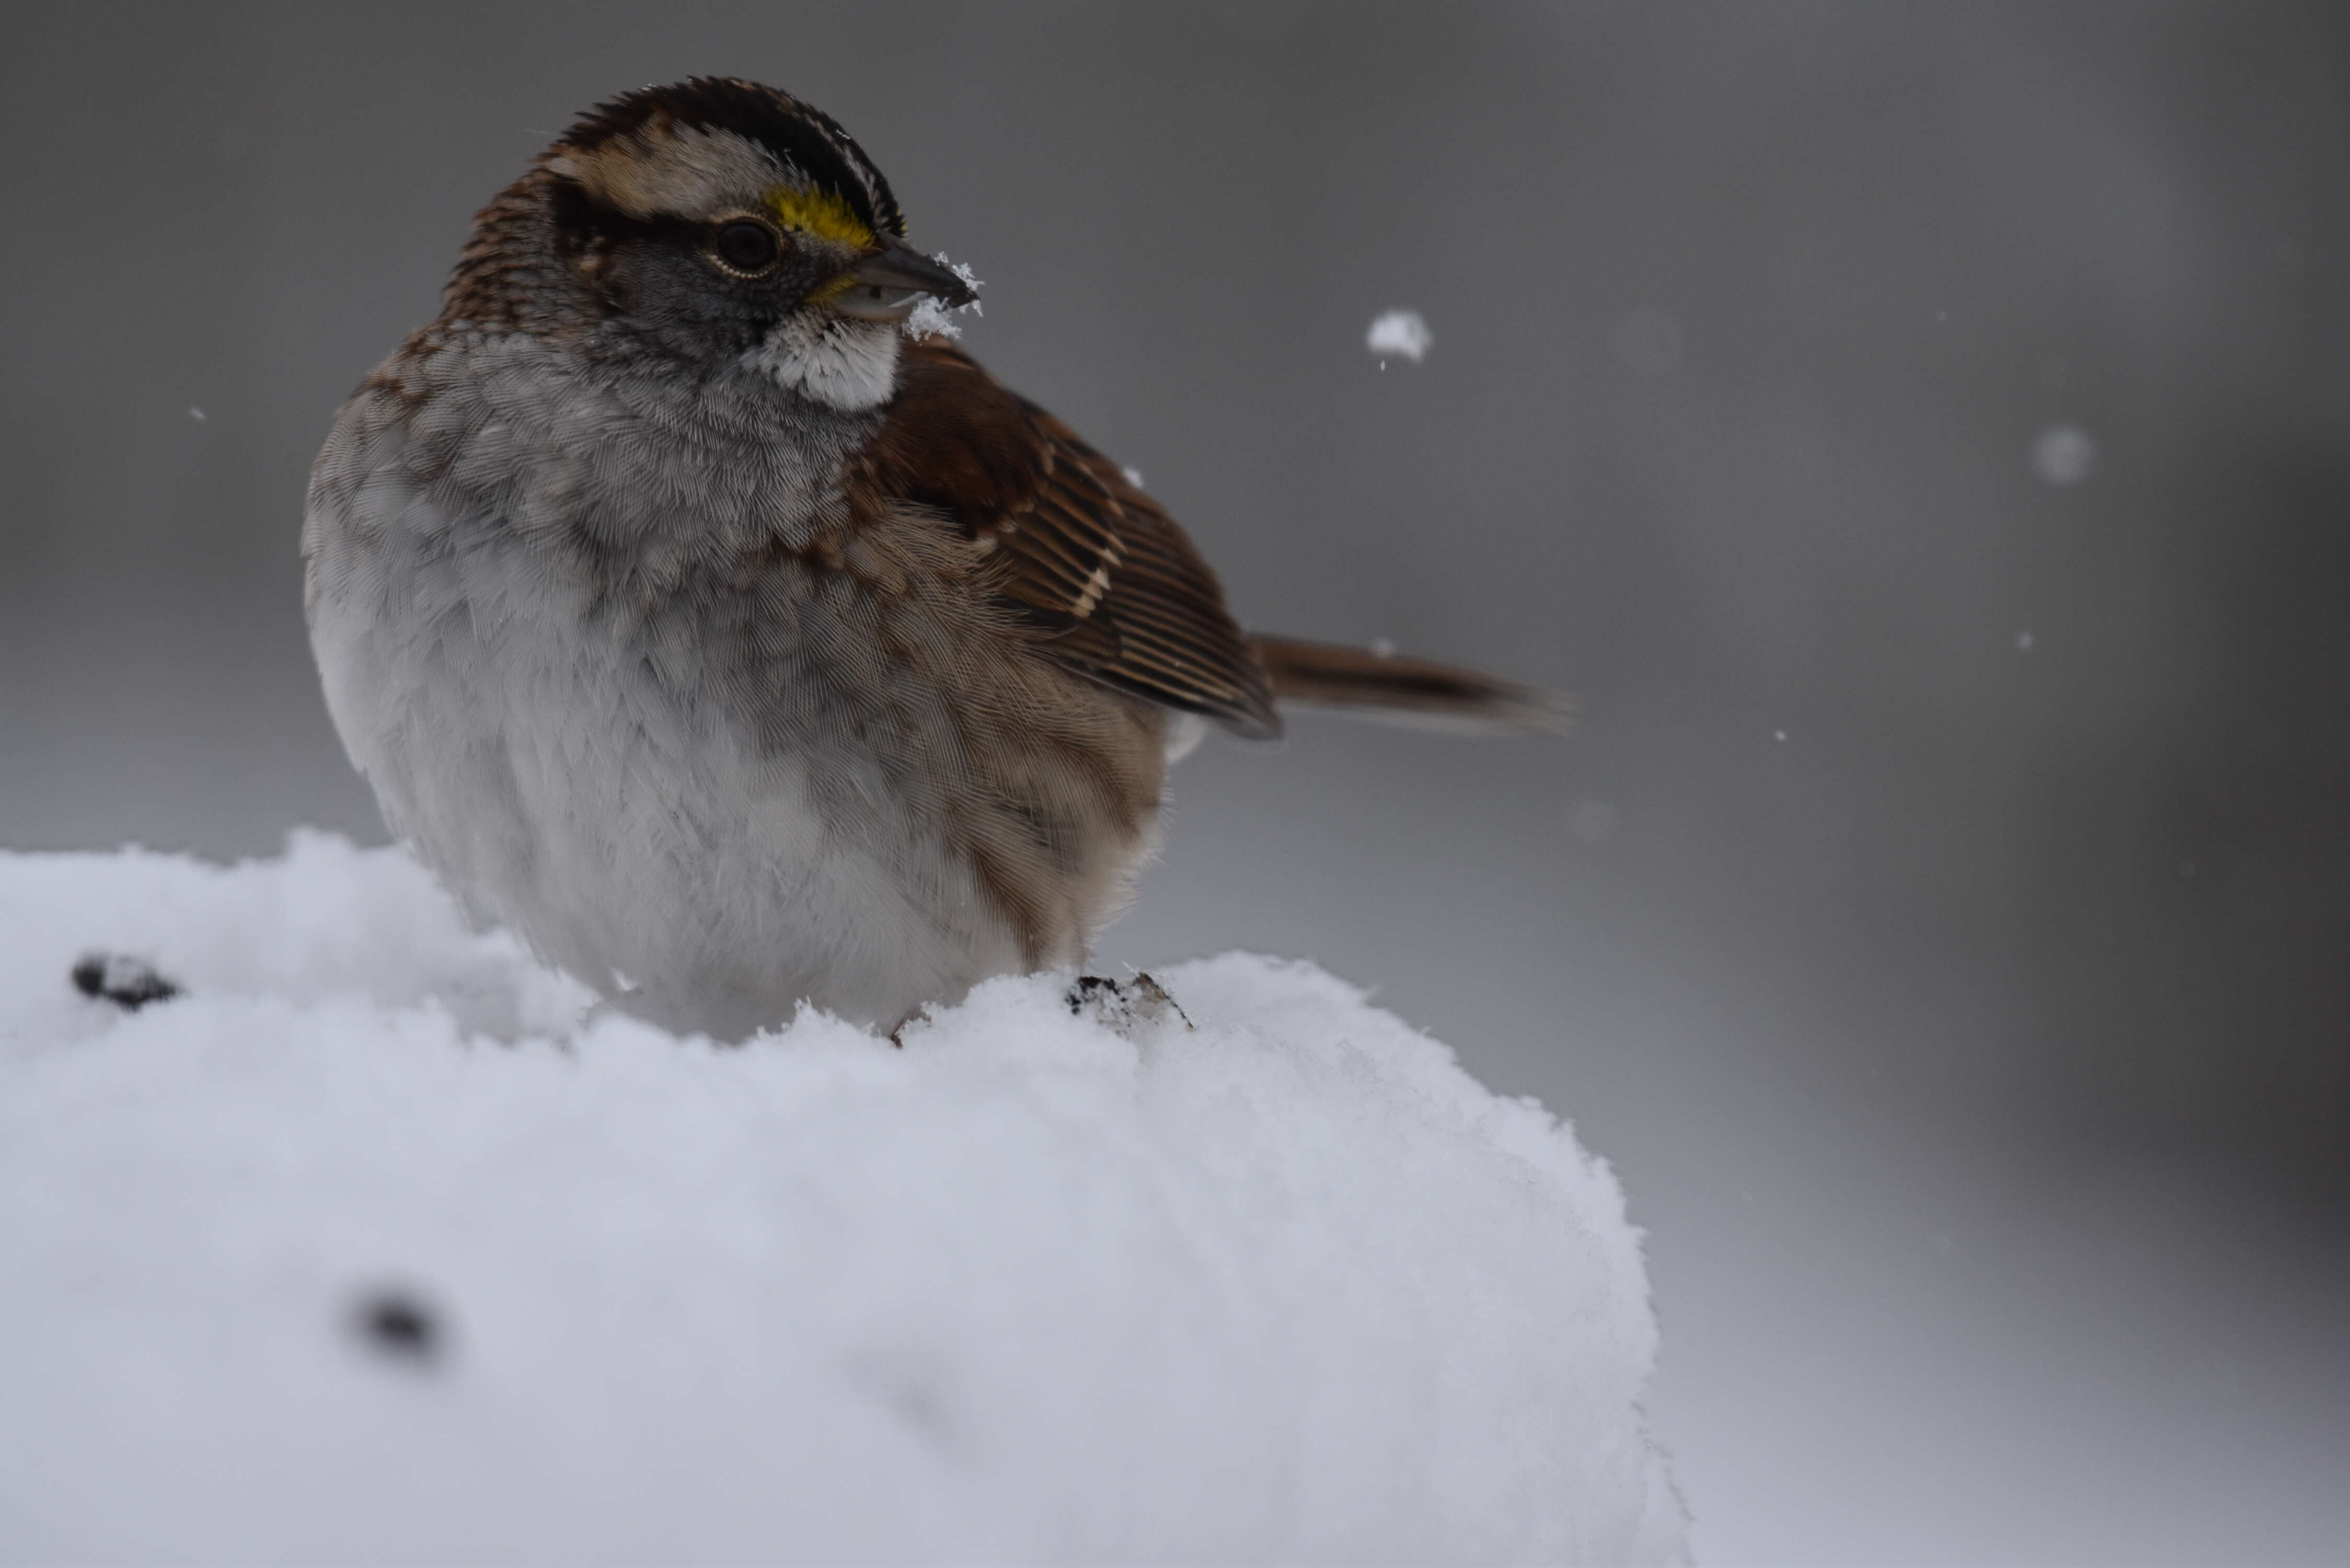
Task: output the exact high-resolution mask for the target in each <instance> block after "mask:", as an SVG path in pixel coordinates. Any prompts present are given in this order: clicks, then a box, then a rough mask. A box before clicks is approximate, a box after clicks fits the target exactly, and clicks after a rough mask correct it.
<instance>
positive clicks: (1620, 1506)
mask: <svg viewBox="0 0 2350 1568" xmlns="http://www.w3.org/2000/svg"><path fill="white" fill-rule="evenodd" d="M88 950H112V951H118V952H130V953H132V954H136V955H140V956H144V957H147V958H149V959H151V960H152V961H154V963H155V966H156V968H157V969H158V970H160V971H161V972H162V973H163V974H165V975H166V976H168V977H170V978H171V979H172V980H174V981H177V982H179V983H180V984H181V985H182V987H183V988H184V992H185V994H183V995H182V996H180V997H179V998H177V999H174V1000H171V1001H166V1002H157V1003H154V1004H151V1005H149V1006H147V1007H145V1008H143V1009H141V1010H140V1011H137V1012H125V1011H123V1010H121V1009H120V1008H118V1007H116V1006H114V1005H113V1004H111V1003H109V1002H104V1001H101V1000H94V999H90V998H86V997H84V996H82V995H80V994H78V992H76V991H75V990H74V989H73V988H72V987H71V986H70V985H69V984H68V981H67V975H68V970H69V969H70V967H71V965H72V964H73V961H75V959H76V958H77V957H78V956H79V955H81V954H82V953H84V952H86V951H88ZM1158 974H1159V979H1160V980H1161V981H1163V982H1164V983H1165V985H1166V987H1167V989H1168V990H1169V991H1170V992H1171V993H1172V994H1173V996H1174V998H1175V999H1176V1001H1177V1002H1179V1003H1180V1006H1181V1008H1182V1009H1183V1011H1184V1012H1187V1013H1188V1014H1189V1016H1190V1019H1191V1023H1192V1025H1193V1027H1189V1028H1187V1027H1186V1026H1185V1024H1184V1023H1183V1022H1182V1021H1181V1020H1180V1019H1176V1018H1173V1017H1171V1016H1163V1017H1162V1018H1161V1019H1160V1020H1159V1021H1157V1022H1137V1021H1133V1020H1127V1021H1125V1022H1123V1023H1118V1026H1116V1027H1113V1026H1112V1024H1113V1023H1116V1022H1117V1021H1114V1020H1111V1021H1106V1018H1105V1016H1103V1015H1101V1014H1097V1013H1095V1012H1088V1013H1087V1014H1085V1015H1082V1016H1080V1015H1077V1014H1074V1013H1072V1012H1071V1011H1070V1009H1069V1007H1068V1005H1067V1004H1066V1001H1065V991H1066V977H1057V978H1056V977H1034V978H1028V979H1017V980H1003V981H993V982H991V983H990V984H988V985H985V986H983V987H982V988H980V990H979V991H978V992H975V993H973V995H972V997H971V998H970V999H969V1000H968V1001H967V1002H964V1003H962V1005H961V1006H958V1007H955V1008H951V1009H948V1010H944V1011H941V1012H938V1013H936V1014H935V1015H933V1016H932V1017H931V1018H929V1019H928V1020H926V1021H923V1022H920V1023H916V1024H914V1025H911V1026H910V1027H909V1028H908V1029H907V1030H906V1032H905V1043H904V1047H903V1049H895V1048H892V1047H891V1045H890V1044H889V1043H888V1042H887V1041H885V1040H877V1039H875V1038H874V1037H873V1036H871V1035H869V1034H867V1033H863V1032H861V1031H859V1030H856V1029H852V1028H850V1027H848V1026H847V1025H845V1024H843V1023H839V1022H838V1021H837V1020H834V1019H831V1018H828V1017H826V1016H824V1015H821V1014H815V1013H808V1014H803V1016H802V1017H801V1018H800V1019H799V1020H798V1021H797V1022H795V1023H794V1024H793V1025H792V1026H791V1027H790V1028H788V1029H786V1030H784V1031H782V1032H780V1033H775V1034H771V1035H765V1036H762V1037H760V1038H758V1039H756V1040H754V1041H753V1042H752V1043H751V1044H748V1045H746V1046H743V1047H738V1048H725V1047H717V1046H713V1045H712V1044H709V1043H707V1042H706V1041H702V1040H698V1039H694V1040H679V1039H676V1038H674V1037H672V1036H670V1035H667V1034H664V1033H660V1032H659V1031H656V1030H654V1029H652V1028H650V1027H648V1026H646V1025H644V1024H641V1023H635V1022H633V1021H631V1020H629V1019H626V1018H622V1017H618V1016H612V1015H608V1014H607V1013H604V1012H601V1011H600V1010H597V1011H590V1010H589V1009H588V1008H587V1001H588V998H587V993H586V992H583V991H581V990H579V989H578V988H577V986H575V985H574V984H572V983H571V982H570V981H567V980H565V979H563V978H561V977H560V976H557V975H554V974H551V973H549V972H547V971H544V970H541V969H539V968H537V967H536V965H534V964H533V963H531V962H530V961H528V960H527V959H526V958H525V956H524V955H523V954H522V953H521V951H520V950H518V949H517V948H516V946H515V944H514V943H513V941H512V940H510V939H508V938H506V937H504V936H503V935H500V934H487V935H477V934H473V933H472V932H469V931H468V930H467V929H465V927H464V926H463V924H462V923H461V921H460V919H459V917H458V916H457V914H456V912H455V910H454V909H453V908H452V905H451V904H450V902H449V901H448V900H447V899H446V898H444V897H443V896H442V893H441V892H440V891H439V890H438V889H437V888H435V887H434V885H433V884H432V880H431V879H430V878H429V877H427V876H426V874H425V873H424V872H423V871H422V870H421V869H420V868H419V867H417V866H416V865H415V863H414V862H413V861H412V860H411V859H410V858H408V857H406V856H405V855H403V854H402V853H400V852H399V851H397V850H388V849H360V848H357V847H354V846H352V845H350V844H348V842H346V841H343V840H341V839H338V838H333V837H329V836H323V835H317V834H304V835H298V836H296V838H295V839H294V840H293V842H292V844H291V846H290V847H289V849H288V851H287V853H286V855H285V856H283V857H278V858H274V859H269V860H264V861H257V862H253V863H248V864H244V865H238V866H233V867H219V866H213V865H208V864H204V863H203V862H199V861H196V860H192V859H189V858H185V857H174V856H166V855H158V854H151V853H146V852H142V851H137V850H130V851H125V852H123V853H121V854H118V855H7V854H0V1255H5V1259H6V1263H5V1267H0V1558H5V1559H7V1560H10V1561H41V1562H68V1561H86V1560H90V1559H112V1560H125V1559H130V1560H140V1561H155V1562H163V1561H171V1562H181V1561H228V1560H236V1561H245V1562H271V1561H287V1560H298V1561H305V1562H317V1563H329V1562H351V1561H373V1562H445V1561H457V1560H463V1561H516V1562H522V1561H540V1562H543V1561H551V1560H562V1561H570V1562H621V1561H645V1560H660V1561H667V1562H685V1561H741V1562H753V1561H790V1560H796V1561H827V1562H869V1561H883V1560H888V1561H908V1560H931V1561H942V1560H943V1561H956V1562H986V1561H993V1562H1075V1561H1084V1562H1142V1561H1153V1562H1171V1561H1186V1562H1197V1563H1220V1562H1243V1561H1274V1560H1277V1561H1286V1562H1312V1561H1340V1560H1345V1561H1349V1562H1355V1561H1361V1562H1372V1561H1377V1562H1418V1563H1437V1562H1470V1561H1490V1562H1504V1561H1506V1562H1538V1561H1549V1562H1589V1563H1632V1562H1664V1561H1673V1560H1678V1559H1679V1556H1680V1554H1681V1551H1682V1547H1681V1537H1682V1515H1681V1511H1680V1507H1679V1502H1678V1501H1677V1500H1676V1499H1675V1497H1674V1496H1673V1493H1672V1490H1671V1489H1670V1486H1669V1482H1668V1480H1667V1479H1666V1475H1665V1471H1664V1468H1663V1465H1662V1462H1661V1460H1660V1459H1659V1456H1658V1454H1657V1452H1656V1450H1655V1449H1654V1448H1653V1447H1652V1445H1651V1444H1650V1443H1649V1441H1648V1438H1647V1437H1646V1435H1645V1432H1644V1428H1643V1420H1642V1416H1641V1411H1640V1407H1639V1399H1640V1397H1641V1391H1642V1387H1643V1385H1644V1382H1645V1380H1646V1378H1647V1376H1648V1368H1649V1366H1650V1363H1651V1360H1652V1358H1653V1356H1654V1354H1655V1351H1656V1345H1657V1335H1656V1328H1655V1323H1654V1318H1653V1316H1652V1314H1651V1313H1650V1311H1649V1308H1648V1296H1647V1285H1646V1280H1645V1276H1644V1272H1643V1269H1642V1264H1641V1258H1640V1251H1639V1244H1638V1234H1637V1232H1636V1231H1633V1230H1632V1229H1631V1228H1630V1227H1629V1226H1628V1225H1627V1222H1626V1220H1625V1215H1624V1205H1623V1199H1622V1197H1621V1194H1620V1193H1619V1191H1618V1189H1617V1185H1616V1182H1615V1180H1614V1179H1613V1178H1612V1177H1611V1176H1610V1174H1609V1173H1608V1171H1607V1168H1606V1167H1605V1166H1603V1165H1601V1164H1600V1163H1599V1162H1597V1161H1596V1160H1595V1159H1593V1158H1590V1157H1589V1156H1587V1155H1586V1154H1585V1153H1584V1152H1583V1151H1582V1150H1581V1149H1580V1148H1578V1147H1577V1146H1576V1145H1575V1140H1574V1138H1573V1137H1572V1136H1571V1134H1570V1133H1569V1132H1568V1130H1567V1129H1566V1128H1565V1127H1563V1126H1561V1125H1560V1124H1559V1123H1558V1122H1557V1121H1555V1120H1554V1119H1553V1118H1552V1117H1551V1116H1549V1115H1548V1114H1547V1113H1545V1112H1544V1110H1543V1109H1542V1108H1541V1107H1539V1106H1536V1105H1534V1103H1532V1102H1531V1101H1523V1100H1510V1099H1503V1098H1499V1097H1496V1096H1493V1095H1492V1094H1490V1093H1488V1092H1487V1091H1486V1090H1484V1089H1483V1088H1482V1087H1480V1086H1479V1085H1477V1084H1476V1083H1475V1082H1474V1081H1472V1080H1471V1078H1470V1077H1469V1076H1468V1075H1466V1074H1464V1073H1463V1072H1462V1071H1461V1068H1460V1067H1459V1066H1458V1065H1456V1064H1455V1063H1454V1061H1453V1058H1452V1056H1451V1053H1450V1052H1449V1051H1448V1050H1447V1049H1446V1048H1445V1047H1444V1046H1443V1045H1441V1044H1438V1043H1437V1042H1435V1041H1433V1040H1430V1039H1429V1038H1428V1037H1426V1036H1425V1035H1422V1034H1420V1033H1416V1032H1415V1031H1413V1030H1412V1029H1411V1028H1409V1026H1408V1025H1406V1024H1404V1023H1401V1022H1400V1021H1399V1020H1398V1019H1396V1018H1394V1017H1393V1016H1391V1015H1389V1014H1388V1013H1386V1012H1381V1011H1379V1010H1378V1009H1377V1008H1375V1007H1372V1006H1370V1005H1369V1004H1368V1003H1367V1002H1366V1001H1365V1000H1364V998H1363V995H1362V994H1361V993H1360V992H1357V991H1356V990H1355V989H1353V988H1352V987H1350V986H1348V985H1347V984H1345V983H1344V982H1342V981H1338V980H1336V979H1334V978H1332V977H1331V976H1329V975H1327V974H1326V973H1324V972H1322V971H1319V970H1316V969H1315V968H1313V967H1311V966H1309V965H1305V964H1298V963H1288V962H1282V961H1274V960H1270V959H1264V958H1258V957H1252V956H1247V955H1242V954H1231V955H1227V956H1225V957H1222V958H1217V959H1211V960H1207V961H1201V962H1195V963H1187V964H1182V965H1178V966H1175V967H1172V968H1170V969H1166V970H1162V971H1158ZM385 1293H391V1294H396V1295H397V1296H399V1297H400V1299H402V1300H404V1301H406V1302H408V1303H412V1304H413V1306H414V1308H415V1310H416V1312H417V1313H419V1314H422V1315H423V1316H425V1317H427V1318H429V1319H430V1320H431V1331H430V1335H431V1336H430V1339H429V1342H426V1343H421V1344H420V1343H418V1342H417V1341H416V1340H414V1339H411V1341H410V1343H409V1345H408V1347H407V1348H406V1349H405V1350H403V1349H402V1348H400V1346H399V1345H385V1344H383V1343H381V1342H380V1341H379V1340H376V1339H372V1338H370V1336H369V1335H368V1334H365V1333H362V1332H361V1330H360V1322H361V1314H363V1312H364V1310H365V1306H364V1303H368V1302H369V1301H371V1300H378V1299H380V1298H381V1296H382V1295H383V1294H385Z"/></svg>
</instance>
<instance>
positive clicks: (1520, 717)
mask: <svg viewBox="0 0 2350 1568" xmlns="http://www.w3.org/2000/svg"><path fill="white" fill-rule="evenodd" d="M1249 646H1250V647H1251V648H1252V649H1254V650H1255V652H1256V657H1257V662H1258V663H1260V664H1262V665H1263V666H1264V672H1265V680H1266V682H1267V684H1269V685H1270V686H1271V687H1272V689H1273V694H1274V697H1275V698H1277V699H1278V700H1279V701H1282V702H1283V703H1284V704H1286V703H1292V702H1295V703H1305V704H1308V705H1310V706H1313V707H1317V708H1336V709H1344V710H1346V711H1349V712H1352V713H1355V714H1357V715H1358V716H1360V717H1363V718H1367V719H1381V720H1386V721H1388V722H1391V723H1399V724H1412V725H1418V726H1421V727H1425V728H1430V729H1440V730H1453V731H1459V732H1465V733H1470V734H1494V735H1500V734H1553V735H1555V734H1558V733H1560V732H1564V731H1565V729H1566V727H1567V724H1568V722H1570V721H1571V720H1572V719H1573V717H1574V713H1575V700H1574V699H1573V698H1571V697H1569V696H1568V695H1567V694H1566V693H1565V692H1564V691H1553V690H1552V689H1551V688H1549V687H1547V686H1527V685H1523V684H1521V683H1520V682H1518V681H1515V680H1503V679H1501V678H1500V677H1499V676H1494V675H1486V674H1482V673H1480V672H1479V671H1477V670H1463V669H1461V668H1460V667H1459V666H1458V665H1451V664H1437V663H1434V662H1432V661H1431V660H1429V659H1406V658H1404V657H1402V656H1401V655H1399V654H1391V653H1378V652H1372V651H1370V650H1367V649H1359V648H1341V647H1337V646H1335V645H1333V644H1331V643H1326V642H1299V641H1297V640H1295V639H1291V638H1286V637H1251V638H1250V639H1249Z"/></svg>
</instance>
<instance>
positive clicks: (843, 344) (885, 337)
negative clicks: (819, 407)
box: [746, 310, 899, 413]
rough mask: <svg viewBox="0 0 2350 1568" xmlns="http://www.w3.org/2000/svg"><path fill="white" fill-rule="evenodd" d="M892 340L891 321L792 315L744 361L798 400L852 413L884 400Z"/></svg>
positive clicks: (891, 373) (893, 373)
mask: <svg viewBox="0 0 2350 1568" xmlns="http://www.w3.org/2000/svg"><path fill="white" fill-rule="evenodd" d="M898 339H899V331H898V325H897V323H896V322H893V321H858V320H856V319H854V318H853V317H845V316H834V315H832V314H830V313H829V312H827V311H817V310H797V311H794V312H793V313H792V314H791V315H789V316H787V317H784V319H783V320H782V321H780V322H778V323H777V324H776V326H775V330H774V331H772V332H770V333H768V334H767V340H766V341H765V342H764V343H762V344H760V345H759V346H758V347H757V348H754V349H752V350H751V352H750V354H749V355H748V356H747V357H746V362H747V363H748V364H749V365H750V367H751V368H752V369H754V370H761V371H764V372H765V373H766V374H767V375H770V376H772V377H774V378H775V380H776V382H777V384H778V385H781V386H783V387H785V388H788V389H790V390H792V391H795V392H797V393H799V394H800V395H801V396H803V397H806V398H810V399H813V400H815V401H816V402H819V403H824V404H827V405H828V406H830V407H832V408H836V409H841V410H847V411H848V412H851V413H856V412H860V411H862V410H866V409H874V408H879V407H880V406H881V405H882V404H883V403H885V402H888V401H889V389H890V388H891V386H892V385H893V384H894V383H895V382H896V380H897V376H898Z"/></svg>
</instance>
